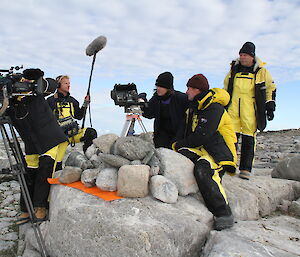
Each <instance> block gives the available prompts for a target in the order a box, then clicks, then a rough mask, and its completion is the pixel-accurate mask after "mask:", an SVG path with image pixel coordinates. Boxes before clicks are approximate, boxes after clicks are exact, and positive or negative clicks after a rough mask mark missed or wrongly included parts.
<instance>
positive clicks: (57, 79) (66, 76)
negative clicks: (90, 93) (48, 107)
mask: <svg viewBox="0 0 300 257" xmlns="http://www.w3.org/2000/svg"><path fill="white" fill-rule="evenodd" d="M64 78H67V79H69V76H68V75H59V76H57V77H56V79H55V80H56V82H57V84H58V86H57V88H60V86H61V81H62V80H63V79H64Z"/></svg>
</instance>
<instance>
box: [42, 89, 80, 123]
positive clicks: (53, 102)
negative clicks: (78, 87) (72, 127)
mask: <svg viewBox="0 0 300 257" xmlns="http://www.w3.org/2000/svg"><path fill="white" fill-rule="evenodd" d="M47 102H48V104H49V106H50V108H51V109H52V111H54V113H55V114H56V115H57V113H56V111H57V103H59V104H63V103H71V104H72V105H73V109H72V111H71V115H72V117H74V118H75V119H77V120H81V119H82V118H83V116H84V112H85V109H84V108H83V107H81V108H80V107H79V102H78V101H77V100H76V99H75V98H74V97H72V96H71V95H70V93H68V94H67V95H66V96H64V95H63V94H62V93H60V92H57V93H55V95H54V96H51V97H49V98H48V99H47Z"/></svg>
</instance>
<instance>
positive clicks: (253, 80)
mask: <svg viewBox="0 0 300 257" xmlns="http://www.w3.org/2000/svg"><path fill="white" fill-rule="evenodd" d="M239 56H240V57H239V58H237V59H236V60H234V61H232V63H231V69H230V71H229V72H228V74H227V76H226V78H225V80H224V89H225V90H227V91H228V93H229V94H230V96H231V100H230V103H229V104H228V106H227V108H228V113H229V115H230V117H231V119H232V121H233V126H234V130H235V132H236V134H237V138H239V137H240V135H241V136H242V141H241V156H240V165H239V170H240V174H239V176H240V178H243V179H249V178H250V174H251V170H252V163H253V159H254V151H255V136H256V131H257V129H259V130H260V131H263V130H264V129H265V128H266V125H267V121H266V118H267V119H268V120H269V121H271V120H273V118H274V112H275V106H276V105H275V97H276V85H275V84H274V81H273V79H272V76H271V74H270V73H269V71H268V70H267V69H266V68H265V67H264V65H265V63H263V62H262V61H261V60H260V59H259V58H258V57H257V56H255V45H254V44H253V43H252V42H246V43H245V44H244V45H243V46H242V48H241V49H240V51H239Z"/></svg>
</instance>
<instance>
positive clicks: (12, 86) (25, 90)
mask: <svg viewBox="0 0 300 257" xmlns="http://www.w3.org/2000/svg"><path fill="white" fill-rule="evenodd" d="M22 68H23V67H22V66H21V67H18V66H15V67H11V68H10V69H9V70H2V69H0V72H1V73H0V116H1V115H3V113H4V112H5V110H6V109H7V108H8V106H9V100H10V99H13V98H14V97H18V96H34V95H39V94H42V95H45V94H46V95H48V94H51V93H54V92H55V90H56V89H57V82H56V81H55V80H54V79H51V78H46V79H44V78H43V75H44V72H42V71H41V70H40V69H27V70H24V73H14V70H19V69H22ZM3 73H6V74H5V75H3Z"/></svg>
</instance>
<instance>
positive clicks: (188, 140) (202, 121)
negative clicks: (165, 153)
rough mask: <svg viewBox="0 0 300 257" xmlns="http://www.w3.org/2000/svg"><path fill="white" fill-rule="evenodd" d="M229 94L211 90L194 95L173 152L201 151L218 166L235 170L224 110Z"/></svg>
mask: <svg viewBox="0 0 300 257" xmlns="http://www.w3.org/2000/svg"><path fill="white" fill-rule="evenodd" d="M228 102H229V94H228V93H227V92H226V91H225V90H223V89H220V88H214V89H211V90H209V91H205V92H202V93H201V94H199V95H197V96H196V97H195V98H194V100H193V101H192V102H191V104H190V108H189V109H188V111H187V117H186V126H185V130H184V137H183V138H182V139H181V140H179V141H177V142H176V145H175V148H176V150H178V149H180V148H182V147H187V148H190V149H191V150H192V151H194V152H195V153H197V149H201V148H204V149H205V150H206V151H207V152H208V153H209V154H210V155H211V156H212V158H213V159H214V161H215V162H217V163H219V164H221V165H229V166H232V167H233V168H234V169H235V165H236V164H235V163H236V149H235V143H236V135H235V132H234V130H233V127H232V122H231V119H230V117H229V115H228V113H227V112H226V110H225V108H224V106H226V105H227V104H228Z"/></svg>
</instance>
